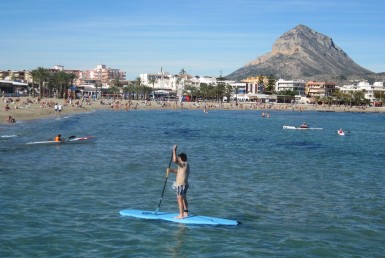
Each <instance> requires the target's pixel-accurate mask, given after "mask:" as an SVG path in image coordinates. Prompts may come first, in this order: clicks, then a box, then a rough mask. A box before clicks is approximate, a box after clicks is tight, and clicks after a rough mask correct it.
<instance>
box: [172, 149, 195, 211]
mask: <svg viewBox="0 0 385 258" xmlns="http://www.w3.org/2000/svg"><path fill="white" fill-rule="evenodd" d="M176 149H177V145H176V144H175V145H174V147H173V148H172V153H173V155H172V161H173V162H174V163H175V164H177V165H178V168H177V169H172V168H167V173H169V172H173V173H176V180H175V187H176V198H177V201H178V207H179V216H177V217H176V218H178V219H183V218H185V217H188V203H187V189H188V177H189V174H190V166H189V164H188V163H187V155H186V154H185V153H180V154H178V155H176Z"/></svg>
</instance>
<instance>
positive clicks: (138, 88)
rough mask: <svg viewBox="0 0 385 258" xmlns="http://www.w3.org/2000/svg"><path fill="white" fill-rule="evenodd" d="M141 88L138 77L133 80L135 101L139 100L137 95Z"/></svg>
mask: <svg viewBox="0 0 385 258" xmlns="http://www.w3.org/2000/svg"><path fill="white" fill-rule="evenodd" d="M141 86H142V81H141V79H140V77H136V80H135V86H134V88H135V94H136V100H138V99H139V93H140V88H141Z"/></svg>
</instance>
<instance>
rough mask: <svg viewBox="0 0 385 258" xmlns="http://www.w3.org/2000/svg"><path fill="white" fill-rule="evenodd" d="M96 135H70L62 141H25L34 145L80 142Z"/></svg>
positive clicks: (89, 139)
mask: <svg viewBox="0 0 385 258" xmlns="http://www.w3.org/2000/svg"><path fill="white" fill-rule="evenodd" d="M95 138H96V137H95V136H85V137H76V136H75V137H70V138H68V139H65V140H64V141H61V142H57V141H52V140H50V141H39V142H27V143H26V144H28V145H34V144H48V145H49V144H53V145H55V144H63V143H80V142H87V141H91V140H94V139H95Z"/></svg>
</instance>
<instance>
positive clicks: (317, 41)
mask: <svg viewBox="0 0 385 258" xmlns="http://www.w3.org/2000/svg"><path fill="white" fill-rule="evenodd" d="M368 73H372V72H371V71H369V70H367V69H365V68H362V67H361V66H359V65H358V64H356V63H354V61H353V60H352V59H351V58H349V56H348V55H347V54H346V53H345V52H344V51H343V50H342V49H341V48H339V47H337V46H336V45H335V44H334V42H333V40H332V38H330V37H328V36H325V35H323V34H321V33H319V32H317V31H315V30H312V29H311V28H309V27H307V26H305V25H302V24H299V25H297V26H296V27H295V28H293V29H291V30H289V31H287V32H285V33H284V34H283V35H282V36H280V37H279V38H278V39H277V40H276V41H275V42H274V44H273V46H272V51H271V52H269V53H267V54H265V55H263V56H260V57H258V58H256V59H255V60H252V61H251V62H249V63H247V64H246V65H245V66H244V67H242V68H240V69H238V70H237V71H235V72H234V73H232V74H230V75H228V76H227V77H229V78H233V79H244V78H246V77H248V76H256V75H260V74H264V75H270V74H273V75H274V76H275V77H276V78H288V79H289V78H298V79H299V78H302V79H306V78H312V79H316V78H327V77H328V79H329V80H330V79H331V78H332V77H335V76H340V75H343V76H348V75H352V74H368Z"/></svg>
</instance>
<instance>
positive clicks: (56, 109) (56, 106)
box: [55, 103, 58, 113]
mask: <svg viewBox="0 0 385 258" xmlns="http://www.w3.org/2000/svg"><path fill="white" fill-rule="evenodd" d="M57 111H58V105H57V103H56V104H55V113H57Z"/></svg>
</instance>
